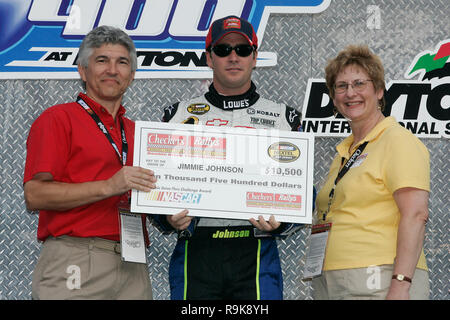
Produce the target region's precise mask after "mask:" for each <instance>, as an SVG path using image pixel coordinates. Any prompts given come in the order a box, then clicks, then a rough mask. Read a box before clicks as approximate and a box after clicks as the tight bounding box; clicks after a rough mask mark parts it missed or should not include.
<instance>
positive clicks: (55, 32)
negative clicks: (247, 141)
mask: <svg viewBox="0 0 450 320" xmlns="http://www.w3.org/2000/svg"><path fill="white" fill-rule="evenodd" d="M329 4H330V0H322V1H320V0H284V1H279V0H260V1H254V0H214V1H211V0H165V1H144V0H120V1H115V0H89V1H86V0H70V1H69V0H21V1H11V0H0V30H2V32H3V34H2V37H1V39H0V78H2V79H24V78H29V79H40V78H59V79H61V78H62V79H78V78H79V76H78V73H77V68H76V58H77V54H78V47H79V45H80V43H81V40H82V39H83V38H84V36H85V35H86V34H87V33H88V32H89V31H91V30H92V29H94V28H95V27H97V26H99V25H112V26H116V27H118V28H121V29H123V30H125V31H126V32H127V33H128V34H129V35H130V36H131V37H132V39H133V40H138V41H136V47H137V53H138V57H139V58H138V62H139V64H138V70H137V71H138V72H137V73H136V78H174V77H177V78H210V77H211V76H212V73H211V71H210V70H209V68H208V66H207V65H206V58H205V54H204V47H203V46H204V40H205V37H206V34H207V32H208V28H209V26H210V24H211V22H212V21H214V20H216V19H218V18H222V17H224V16H227V15H237V16H240V17H243V18H244V19H248V20H249V21H250V22H251V23H252V25H253V26H254V28H255V31H256V33H257V36H258V38H259V39H260V42H261V41H262V39H263V36H264V31H265V28H266V25H267V21H268V19H269V16H270V14H272V13H318V12H322V11H324V10H325V9H326V8H327V7H328V6H329ZM257 63H258V66H274V65H276V63H277V57H276V53H273V52H259V55H258V62H257Z"/></svg>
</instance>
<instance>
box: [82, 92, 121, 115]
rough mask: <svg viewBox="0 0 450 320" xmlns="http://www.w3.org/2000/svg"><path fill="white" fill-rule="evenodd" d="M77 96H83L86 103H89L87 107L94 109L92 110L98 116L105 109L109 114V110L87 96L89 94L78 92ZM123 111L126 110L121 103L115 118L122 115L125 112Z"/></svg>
mask: <svg viewBox="0 0 450 320" xmlns="http://www.w3.org/2000/svg"><path fill="white" fill-rule="evenodd" d="M79 96H80V97H81V98H83V100H84V101H85V102H86V103H88V104H89V107H91V108H92V110H94V112H95V113H96V114H97V115H98V116H99V117H101V115H102V114H103V113H104V111H106V112H108V114H110V113H109V111H108V110H107V109H106V108H105V107H103V106H102V105H101V104H100V103H98V102H96V101H95V100H93V99H91V98H89V96H87V95H86V94H85V93H82V92H80V94H79ZM125 112H126V110H125V108H124V107H123V106H122V105H120V107H119V110H118V111H117V118H120V117H122V116H123V115H124V114H125Z"/></svg>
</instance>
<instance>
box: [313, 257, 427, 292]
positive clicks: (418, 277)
mask: <svg viewBox="0 0 450 320" xmlns="http://www.w3.org/2000/svg"><path fill="white" fill-rule="evenodd" d="M392 273H393V265H381V266H372V267H367V268H356V269H344V270H332V271H324V272H323V273H322V275H321V276H320V277H318V278H315V279H313V281H312V286H313V289H314V293H313V297H314V299H316V300H383V299H385V298H386V296H387V293H388V291H389V287H390V285H391V278H392ZM429 292H430V285H429V282H428V272H427V271H425V270H422V269H416V271H415V273H414V277H413V279H412V284H411V287H410V289H409V296H410V299H411V300H428V299H429Z"/></svg>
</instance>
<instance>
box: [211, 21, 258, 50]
mask: <svg viewBox="0 0 450 320" xmlns="http://www.w3.org/2000/svg"><path fill="white" fill-rule="evenodd" d="M232 32H235V33H239V34H241V35H243V36H244V37H245V39H247V41H248V43H249V44H250V45H252V46H254V47H255V48H257V47H258V38H257V37H256V33H255V30H254V29H253V26H252V25H251V24H250V22H248V21H247V20H244V19H242V18H239V17H237V16H227V17H225V18H221V19H218V20H216V21H214V22H213V23H212V24H211V27H210V28H209V31H208V35H207V36H206V40H205V48H206V50H208V49H209V48H211V47H212V46H214V45H215V44H216V43H217V41H219V40H220V39H222V38H223V37H224V36H225V35H227V34H229V33H232Z"/></svg>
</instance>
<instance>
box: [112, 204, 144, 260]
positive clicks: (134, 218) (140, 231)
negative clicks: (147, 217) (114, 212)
mask: <svg viewBox="0 0 450 320" xmlns="http://www.w3.org/2000/svg"><path fill="white" fill-rule="evenodd" d="M119 214H120V245H121V255H122V261H127V262H136V263H147V255H146V252H145V240H144V228H143V225H142V218H141V215H140V214H135V213H131V212H130V211H129V210H126V209H119Z"/></svg>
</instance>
